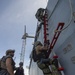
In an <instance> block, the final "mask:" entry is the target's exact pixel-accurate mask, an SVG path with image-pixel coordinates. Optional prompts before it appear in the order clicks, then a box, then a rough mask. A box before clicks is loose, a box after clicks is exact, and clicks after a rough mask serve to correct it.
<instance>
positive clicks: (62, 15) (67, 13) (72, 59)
mask: <svg viewBox="0 0 75 75" xmlns="http://www.w3.org/2000/svg"><path fill="white" fill-rule="evenodd" d="M47 10H48V29H49V31H48V32H49V36H48V39H49V40H50V42H51V41H52V39H53V36H54V34H55V32H54V31H55V30H56V28H57V26H58V24H59V23H64V27H63V29H62V30H61V33H60V36H59V37H58V39H57V41H56V43H55V45H54V48H53V51H54V52H55V53H56V54H57V55H58V57H59V58H58V60H59V63H60V64H61V66H63V68H64V70H63V75H75V71H74V70H75V0H49V1H48V5H47ZM58 31H59V30H58ZM43 37H44V35H43V27H42V28H41V30H40V33H39V37H38V38H37V39H38V40H39V41H41V42H42V43H44V42H43V41H44V39H43ZM49 57H50V58H52V57H53V52H52V53H51V54H50V56H49ZM29 74H30V75H43V73H42V71H41V70H40V69H39V68H38V67H37V65H36V63H35V62H33V60H32V59H31V61H30V66H29Z"/></svg>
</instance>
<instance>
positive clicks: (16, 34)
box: [0, 0, 47, 66]
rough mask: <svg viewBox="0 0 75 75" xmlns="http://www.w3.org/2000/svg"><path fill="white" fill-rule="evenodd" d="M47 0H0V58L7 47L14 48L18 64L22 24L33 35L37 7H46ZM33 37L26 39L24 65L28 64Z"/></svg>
mask: <svg viewBox="0 0 75 75" xmlns="http://www.w3.org/2000/svg"><path fill="white" fill-rule="evenodd" d="M46 5H47V0H0V58H1V57H2V56H3V55H5V51H6V50H7V49H15V50H16V52H15V57H16V59H15V62H16V64H17V66H18V63H19V62H20V53H21V48H22V41H23V40H22V39H21V38H22V36H23V33H24V25H26V32H27V33H28V34H29V35H33V36H34V35H35V31H36V26H37V19H36V18H35V14H36V11H37V9H38V8H40V7H41V8H46ZM33 42H34V39H27V40H26V50H25V66H28V65H29V55H30V53H31V50H32V43H33Z"/></svg>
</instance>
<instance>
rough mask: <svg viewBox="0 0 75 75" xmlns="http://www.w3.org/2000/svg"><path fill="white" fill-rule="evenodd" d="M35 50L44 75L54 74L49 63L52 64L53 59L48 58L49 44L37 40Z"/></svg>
mask: <svg viewBox="0 0 75 75" xmlns="http://www.w3.org/2000/svg"><path fill="white" fill-rule="evenodd" d="M34 45H35V51H36V55H37V58H38V60H37V61H36V62H37V65H38V67H39V68H40V69H41V70H42V71H43V73H44V75H52V74H51V71H50V69H49V65H50V64H52V60H51V59H49V58H47V50H48V45H45V46H43V45H42V43H41V42H40V41H37V42H35V44H34Z"/></svg>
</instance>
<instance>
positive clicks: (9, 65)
mask: <svg viewBox="0 0 75 75" xmlns="http://www.w3.org/2000/svg"><path fill="white" fill-rule="evenodd" d="M14 52H15V50H13V49H8V50H7V51H6V56H3V57H2V58H1V70H0V75H14V70H15V62H14V60H13V57H14Z"/></svg>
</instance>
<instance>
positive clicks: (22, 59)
mask: <svg viewBox="0 0 75 75" xmlns="http://www.w3.org/2000/svg"><path fill="white" fill-rule="evenodd" d="M25 34H26V26H25V27H24V35H25ZM24 35H23V37H22V40H23V41H22V49H21V54H20V62H23V64H24V57H25V48H26V37H24Z"/></svg>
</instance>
